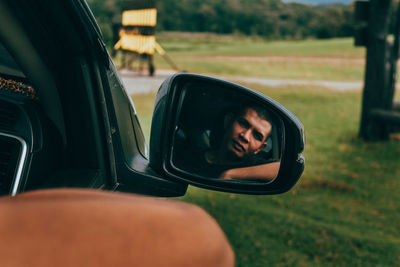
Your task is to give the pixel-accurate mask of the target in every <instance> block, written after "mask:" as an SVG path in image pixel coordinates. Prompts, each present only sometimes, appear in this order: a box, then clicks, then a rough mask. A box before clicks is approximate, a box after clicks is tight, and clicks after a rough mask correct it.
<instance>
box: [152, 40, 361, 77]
mask: <svg viewBox="0 0 400 267" xmlns="http://www.w3.org/2000/svg"><path fill="white" fill-rule="evenodd" d="M158 42H159V43H160V44H161V45H162V46H163V47H164V48H165V50H166V51H168V55H169V57H170V58H172V59H173V61H174V62H175V63H176V64H177V65H178V67H179V68H180V69H182V70H186V71H189V72H195V73H209V74H225V75H242V76H254V77H266V78H280V79H312V80H336V81H359V80H362V79H363V69H364V65H365V63H364V56H365V49H364V48H359V47H358V48H356V47H354V46H353V40H352V39H350V38H349V39H334V40H304V41H291V42H288V41H266V40H263V39H259V38H249V37H247V38H240V37H235V36H229V35H228V36H218V37H216V36H215V35H210V34H208V35H207V34H190V35H186V34H172V33H169V34H161V35H160V36H159V37H158ZM155 62H156V65H157V66H158V67H160V68H169V65H168V64H167V62H166V61H165V60H163V59H162V57H160V56H159V55H157V54H156V60H155Z"/></svg>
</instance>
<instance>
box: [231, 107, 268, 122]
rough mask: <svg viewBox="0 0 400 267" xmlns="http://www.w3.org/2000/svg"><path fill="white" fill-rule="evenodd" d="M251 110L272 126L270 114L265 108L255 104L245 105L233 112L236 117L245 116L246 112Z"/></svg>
mask: <svg viewBox="0 0 400 267" xmlns="http://www.w3.org/2000/svg"><path fill="white" fill-rule="evenodd" d="M249 108H251V109H253V110H254V111H255V112H256V113H257V115H258V117H260V118H261V119H262V120H266V121H268V122H270V123H271V124H272V118H271V115H270V113H269V112H268V111H267V110H266V109H265V108H263V107H262V106H260V105H258V104H255V103H245V104H242V105H240V106H239V107H238V108H236V109H235V110H233V114H234V117H238V116H241V115H244V114H245V112H246V110H248V109H249Z"/></svg>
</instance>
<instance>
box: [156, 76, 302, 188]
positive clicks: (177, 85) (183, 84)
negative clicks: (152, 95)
mask: <svg viewBox="0 0 400 267" xmlns="http://www.w3.org/2000/svg"><path fill="white" fill-rule="evenodd" d="M202 87H203V88H212V90H209V91H210V92H214V93H215V94H222V95H223V97H221V98H220V99H219V100H220V102H221V103H222V104H221V105H224V103H229V101H231V100H230V99H236V100H235V101H242V100H243V101H246V102H248V101H251V102H252V103H256V104H257V105H259V106H262V107H263V108H265V109H267V110H268V112H269V113H271V114H272V115H273V116H274V117H278V118H279V124H282V126H281V128H280V129H281V131H280V142H281V143H280V144H279V149H280V152H281V153H280V159H279V160H280V168H279V172H278V174H277V176H276V178H275V179H273V180H272V181H271V180H269V181H265V180H264V181H262V180H253V181H243V180H233V179H231V180H224V179H215V177H206V176H202V175H199V174H198V173H193V172H190V171H185V170H182V168H178V167H177V166H176V164H175V160H174V156H173V155H174V153H176V152H174V151H175V150H174V149H175V148H176V144H177V142H176V140H175V138H176V133H177V131H178V128H179V127H180V123H181V116H182V114H183V107H184V105H185V103H186V102H188V101H189V100H188V99H189V97H188V95H189V94H188V92H191V91H193V90H199V88H202ZM227 92H228V94H227ZM232 101H233V100H232ZM186 106H187V104H186ZM206 108H207V106H204V109H206ZM200 112H201V110H200V111H194V113H193V114H194V116H195V117H194V119H195V120H196V121H197V122H198V123H200V124H201V123H203V121H204V120H207V117H205V118H202V115H201V114H197V113H200ZM304 144H305V136H304V128H303V125H302V123H301V122H300V121H299V120H298V119H297V118H296V117H295V116H294V115H293V114H292V113H291V112H290V111H288V110H287V109H286V108H285V107H284V106H282V105H281V104H279V103H278V102H276V101H274V100H273V99H271V98H269V97H267V96H265V95H263V94H261V93H259V92H257V91H254V90H252V89H249V88H247V87H244V86H241V85H238V84H235V83H231V82H227V81H224V80H220V79H216V78H212V77H207V76H202V75H197V74H189V73H178V74H175V75H172V76H170V77H169V78H168V79H166V80H165V81H164V82H163V84H162V85H161V87H160V89H159V91H158V94H157V97H156V101H155V105H154V113H153V120H152V127H151V138H150V167H151V168H152V169H154V170H156V172H158V173H159V174H161V175H165V176H166V177H168V178H169V179H171V180H174V181H180V182H184V183H188V184H191V185H195V186H198V187H202V188H207V189H212V190H218V191H225V192H234V193H243V194H265V195H267V194H279V193H283V192H286V191H288V190H289V189H290V188H292V187H293V185H294V184H296V182H297V181H298V179H299V178H300V176H301V174H302V172H303V170H304V156H303V155H302V154H301V153H302V151H303V150H304Z"/></svg>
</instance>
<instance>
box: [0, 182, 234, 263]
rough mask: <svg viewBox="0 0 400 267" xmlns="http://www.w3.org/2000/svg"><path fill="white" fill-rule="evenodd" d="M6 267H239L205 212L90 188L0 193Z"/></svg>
mask: <svg viewBox="0 0 400 267" xmlns="http://www.w3.org/2000/svg"><path fill="white" fill-rule="evenodd" d="M0 212H1V214H2V219H1V220H0V234H1V241H0V256H1V265H2V266H13V267H18V266H21V267H22V266H33V267H36V266H40V267H50V266H60V267H63V266H78V267H80V266H85V267H92V266H93V267H94V266H96V267H101V266H171V267H176V266H182V267H183V266H185V267H186V266H199V267H200V266H201V267H202V266H216V267H217V266H218V267H219V266H234V254H233V251H232V248H231V246H230V244H229V242H228V240H227V238H226V236H225V234H224V233H223V231H222V230H221V228H220V227H219V226H218V224H217V223H216V221H215V220H214V219H213V218H212V217H211V216H209V215H208V214H207V213H206V212H204V210H202V209H201V208H199V207H196V206H194V205H191V204H186V203H182V202H178V201H173V200H166V199H158V198H152V197H145V196H138V195H133V194H123V193H113V192H105V191H100V190H86V189H49V190H39V191H33V192H28V193H22V194H19V195H17V196H16V197H9V196H4V197H1V198H0Z"/></svg>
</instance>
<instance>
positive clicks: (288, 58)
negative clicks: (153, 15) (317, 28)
mask: <svg viewBox="0 0 400 267" xmlns="http://www.w3.org/2000/svg"><path fill="white" fill-rule="evenodd" d="M191 36H192V35H191ZM192 37H193V36H192ZM194 37H195V38H187V39H188V40H187V41H185V42H180V41H179V38H184V35H183V36H182V35H181V36H178V37H174V36H169V35H165V36H161V37H160V38H159V41H160V42H161V43H162V44H164V43H163V42H165V45H164V47H165V48H166V49H167V50H168V51H169V52H170V53H169V54H170V56H171V57H173V58H174V59H176V60H177V62H179V63H180V64H182V66H190V67H191V68H193V70H194V71H196V72H204V73H211V74H229V75H230V74H232V75H243V76H245V75H249V76H261V77H269V78H276V77H278V78H281V77H288V78H289V77H290V78H297V77H303V78H307V79H320V78H319V77H324V78H321V79H328V80H353V79H354V80H357V79H361V76H362V73H363V63H362V61H360V60H361V59H362V57H363V53H364V50H363V49H362V48H361V49H360V48H354V47H353V46H352V40H350V39H342V40H339V39H337V40H329V41H317V40H309V41H301V42H300V41H299V42H268V41H265V40H261V39H251V38H247V39H244V40H236V39H235V38H236V37H233V36H223V38H209V37H207V36H205V35H196V36H194ZM174 38H175V39H174ZM196 38H197V41H196ZM257 58H261V60H264V59H265V62H268V64H267V65H265V66H264V63H265V62H264V61H261V62H258V61H257V60H259V59H257ZM271 58H272V59H271ZM282 58H283V59H284V60H282ZM242 59H248V62H247V63H246V62H240V60H242ZM303 59H306V60H303ZM329 59H331V61H330V60H329ZM342 59H344V61H341V60H342ZM249 62H251V63H249ZM288 62H289V63H288ZM290 62H294V63H296V64H294V63H293V64H294V65H293V66H291V63H290ZM183 63H184V64H183ZM157 64H158V63H157ZM346 66H347V67H346ZM190 70H192V69H190ZM247 86H249V87H251V88H254V89H256V90H259V91H261V92H263V93H264V94H266V95H268V96H270V97H272V98H274V99H275V100H277V101H279V102H280V103H282V104H283V105H284V106H286V107H287V108H288V109H289V110H291V111H292V112H293V113H294V114H295V115H296V116H297V117H298V118H299V119H300V120H301V121H302V122H303V124H304V126H305V130H306V142H307V144H306V149H305V152H304V155H305V157H306V168H305V171H304V174H303V176H302V178H301V179H300V181H299V183H298V184H297V185H296V186H295V187H294V188H293V189H292V190H291V191H289V192H288V193H285V194H282V195H276V196H248V195H237V194H229V193H220V192H214V191H209V190H204V189H198V188H194V187H189V190H188V192H187V194H186V195H185V196H184V197H183V198H182V199H183V201H187V202H191V203H194V204H196V205H200V206H201V207H203V208H204V209H205V210H207V211H208V212H209V213H210V214H211V215H212V216H213V217H214V218H215V219H216V220H217V221H218V223H219V224H220V225H221V227H222V229H223V230H224V231H225V233H226V235H227V237H228V239H229V240H230V242H231V244H232V246H233V248H234V250H235V253H236V260H237V265H238V266H397V265H398V263H399V262H400V231H399V229H400V204H399V203H400V194H399V191H400V164H399V158H400V157H399V155H400V141H398V140H395V139H393V140H391V141H387V142H377V143H366V142H363V141H362V140H360V139H358V138H357V134H358V127H359V122H360V110H361V106H360V104H361V93H359V92H348V93H338V92H332V91H328V90H326V89H324V88H310V87H309V86H308V87H300V86H292V87H282V88H268V87H262V86H259V85H255V84H248V85H247ZM398 93H399V92H397V96H396V97H397V99H399V95H398ZM154 98H155V95H154V94H148V95H135V96H134V98H133V99H134V101H135V105H136V109H137V111H138V113H139V116H140V119H141V123H142V126H143V129H144V131H145V134H146V136H149V135H150V123H151V115H152V114H151V113H152V107H153V103H154Z"/></svg>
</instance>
